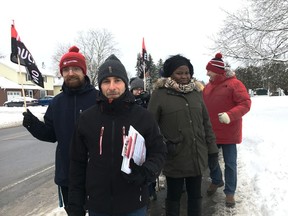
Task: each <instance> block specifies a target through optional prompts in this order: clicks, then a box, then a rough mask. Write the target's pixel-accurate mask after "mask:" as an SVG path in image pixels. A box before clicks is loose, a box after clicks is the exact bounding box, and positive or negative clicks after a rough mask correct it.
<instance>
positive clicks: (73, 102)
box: [23, 46, 98, 207]
mask: <svg viewBox="0 0 288 216" xmlns="http://www.w3.org/2000/svg"><path fill="white" fill-rule="evenodd" d="M59 67H60V73H61V75H62V76H63V78H64V83H63V85H62V92H61V93H60V94H58V95H56V96H55V97H54V98H53V100H52V101H51V103H50V104H49V106H48V108H47V111H46V113H45V115H44V122H42V121H40V120H39V119H38V118H37V117H35V116H34V115H33V114H32V113H31V112H30V111H29V109H27V112H24V113H23V115H24V119H23V126H24V127H26V128H27V130H28V131H29V132H30V133H31V134H32V135H33V136H34V137H36V138H37V139H39V140H42V141H47V142H57V147H56V161H55V163H56V166H55V169H56V170H55V183H56V184H57V185H58V186H59V201H60V207H62V206H63V202H64V205H65V206H66V205H67V202H68V185H69V181H68V176H69V149H70V142H71V137H72V134H73V132H74V127H75V123H76V121H77V119H78V117H79V115H80V114H81V112H83V111H84V110H86V109H87V108H89V107H91V106H92V105H94V104H95V103H96V97H97V95H98V91H97V90H96V89H95V87H94V86H92V85H91V83H90V80H89V78H88V76H86V74H87V67H86V61H85V57H84V56H83V55H82V54H81V53H79V49H78V48H77V47H76V46H73V47H71V48H70V49H69V52H68V53H66V54H64V55H63V56H62V58H61V60H60V64H59ZM62 198H63V199H62Z"/></svg>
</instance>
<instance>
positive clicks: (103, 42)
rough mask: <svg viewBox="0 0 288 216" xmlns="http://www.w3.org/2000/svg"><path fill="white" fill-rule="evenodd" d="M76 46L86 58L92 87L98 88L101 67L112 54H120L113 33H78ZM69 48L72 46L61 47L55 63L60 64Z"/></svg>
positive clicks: (98, 31)
mask: <svg viewBox="0 0 288 216" xmlns="http://www.w3.org/2000/svg"><path fill="white" fill-rule="evenodd" d="M74 45H76V46H77V47H78V48H79V49H80V52H81V53H82V54H83V55H84V56H85V58H86V64H87V75H88V76H89V77H90V78H91V83H92V85H94V86H97V85H98V83H97V77H98V68H99V66H100V65H101V64H102V63H103V62H104V61H105V59H106V58H107V57H108V56H109V55H111V54H112V53H113V54H115V55H118V54H119V50H118V49H116V45H117V44H116V42H115V41H114V37H113V35H112V33H110V32H109V31H107V30H106V29H96V30H95V29H90V30H88V31H85V32H84V31H82V32H78V37H77V39H76V41H75V43H74ZM69 47H70V45H59V46H58V49H57V51H56V54H55V55H53V62H54V63H57V64H59V61H60V58H61V56H62V55H63V54H64V53H66V52H67V50H68V49H69Z"/></svg>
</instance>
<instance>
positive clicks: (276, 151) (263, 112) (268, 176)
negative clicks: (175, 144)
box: [0, 96, 288, 216]
mask: <svg viewBox="0 0 288 216" xmlns="http://www.w3.org/2000/svg"><path fill="white" fill-rule="evenodd" d="M46 108H47V107H40V106H39V107H29V109H30V111H31V112H32V113H33V114H35V115H36V116H38V117H39V118H40V119H41V118H42V116H43V114H44V112H45V111H46ZM23 111H24V108H23V107H19V108H13V107H9V108H8V107H0V119H1V123H0V128H5V127H11V126H15V125H21V124H22V119H23V117H22V112H23ZM287 124H288V96H283V97H277V96H275V97H268V96H255V97H252V107H251V110H250V112H249V113H247V114H246V115H245V116H244V118H243V142H242V144H240V145H238V186H237V191H236V196H235V198H236V207H235V208H234V209H229V208H226V207H225V205H224V193H223V192H222V190H220V189H219V190H218V191H217V193H216V194H215V196H214V197H213V200H214V201H215V202H216V203H217V204H216V212H215V214H213V216H228V215H237V216H244V215H245V216H247V215H249V216H287V215H288V208H287V203H288V193H287V192H288V191H287V187H286V184H287V183H286V182H287V179H288V169H287V167H288V160H287V155H288V145H287V139H286V131H287ZM220 156H221V155H220ZM220 160H221V161H222V160H223V159H222V158H221V157H220ZM221 165H222V167H223V163H222V164H221ZM62 215H66V214H65V212H64V210H63V208H55V209H54V210H53V211H52V212H51V214H49V215H48V216H62Z"/></svg>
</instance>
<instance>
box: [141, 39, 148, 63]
mask: <svg viewBox="0 0 288 216" xmlns="http://www.w3.org/2000/svg"><path fill="white" fill-rule="evenodd" d="M142 60H143V62H144V63H145V62H146V61H148V56H147V51H146V47H145V42H144V38H143V40H142Z"/></svg>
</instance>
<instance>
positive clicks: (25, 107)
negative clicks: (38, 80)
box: [12, 20, 27, 111]
mask: <svg viewBox="0 0 288 216" xmlns="http://www.w3.org/2000/svg"><path fill="white" fill-rule="evenodd" d="M12 22H13V26H15V23H14V20H12ZM17 61H18V68H19V74H20V78H21V87H22V95H23V99H24V109H25V111H27V105H26V97H25V91H24V87H23V77H22V72H21V66H20V58H19V54H17Z"/></svg>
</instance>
